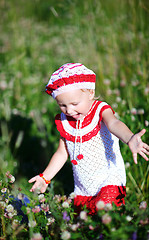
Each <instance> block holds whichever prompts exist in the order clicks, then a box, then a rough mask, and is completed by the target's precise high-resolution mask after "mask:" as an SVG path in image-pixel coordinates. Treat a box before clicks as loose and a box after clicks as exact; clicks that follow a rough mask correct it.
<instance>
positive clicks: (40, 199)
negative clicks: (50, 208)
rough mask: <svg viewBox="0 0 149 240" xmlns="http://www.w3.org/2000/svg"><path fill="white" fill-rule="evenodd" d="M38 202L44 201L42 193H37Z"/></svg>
mask: <svg viewBox="0 0 149 240" xmlns="http://www.w3.org/2000/svg"><path fill="white" fill-rule="evenodd" d="M38 199H39V202H45V196H44V194H39V195H38Z"/></svg>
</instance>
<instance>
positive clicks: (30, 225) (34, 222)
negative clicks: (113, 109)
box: [28, 220, 36, 228]
mask: <svg viewBox="0 0 149 240" xmlns="http://www.w3.org/2000/svg"><path fill="white" fill-rule="evenodd" d="M28 226H29V227H32V228H33V227H35V226H36V221H33V220H31V221H29V222H28Z"/></svg>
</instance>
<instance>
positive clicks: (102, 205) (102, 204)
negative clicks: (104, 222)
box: [96, 200, 105, 210]
mask: <svg viewBox="0 0 149 240" xmlns="http://www.w3.org/2000/svg"><path fill="white" fill-rule="evenodd" d="M104 206H105V203H104V202H103V201H101V200H100V201H98V202H97V203H96V207H97V209H98V210H103V209H104Z"/></svg>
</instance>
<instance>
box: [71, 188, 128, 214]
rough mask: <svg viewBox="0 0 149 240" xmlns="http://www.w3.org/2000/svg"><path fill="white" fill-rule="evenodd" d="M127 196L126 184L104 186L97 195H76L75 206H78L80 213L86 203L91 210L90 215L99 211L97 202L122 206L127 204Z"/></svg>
mask: <svg viewBox="0 0 149 240" xmlns="http://www.w3.org/2000/svg"><path fill="white" fill-rule="evenodd" d="M125 196H126V187H125V186H116V185H108V186H105V187H102V188H101V190H100V192H99V193H98V194H97V195H96V196H89V197H88V196H81V195H78V196H76V197H75V198H74V206H75V207H76V212H77V213H79V212H80V211H81V209H82V207H83V206H85V205H86V207H87V209H88V210H89V215H94V214H96V213H97V211H98V209H97V207H96V204H97V202H99V201H103V202H104V203H105V204H107V203H111V204H112V203H115V205H116V206H121V205H122V204H125V200H124V198H125Z"/></svg>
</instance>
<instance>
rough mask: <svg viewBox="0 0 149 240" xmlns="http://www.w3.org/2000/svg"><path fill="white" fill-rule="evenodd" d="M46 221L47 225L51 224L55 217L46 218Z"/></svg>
mask: <svg viewBox="0 0 149 240" xmlns="http://www.w3.org/2000/svg"><path fill="white" fill-rule="evenodd" d="M47 220H48V222H47V226H49V225H51V224H52V223H54V222H55V219H54V218H53V217H50V218H47Z"/></svg>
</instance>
